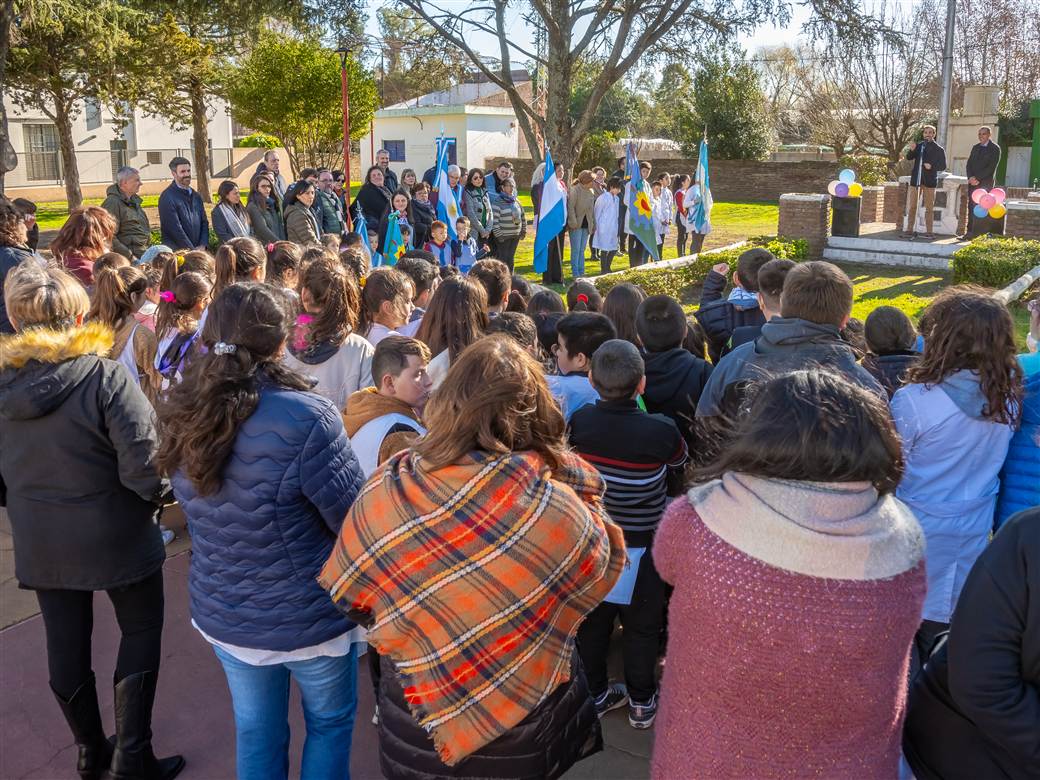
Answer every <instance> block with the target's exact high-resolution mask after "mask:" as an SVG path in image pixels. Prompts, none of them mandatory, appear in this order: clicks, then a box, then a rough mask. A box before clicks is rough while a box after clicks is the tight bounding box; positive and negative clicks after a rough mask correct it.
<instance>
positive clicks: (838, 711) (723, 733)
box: [652, 475, 925, 780]
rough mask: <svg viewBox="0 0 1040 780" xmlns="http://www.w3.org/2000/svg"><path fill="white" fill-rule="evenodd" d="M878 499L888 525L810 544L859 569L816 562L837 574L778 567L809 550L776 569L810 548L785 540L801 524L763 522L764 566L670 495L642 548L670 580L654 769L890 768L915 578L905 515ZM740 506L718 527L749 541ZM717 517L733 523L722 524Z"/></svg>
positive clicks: (664, 776) (837, 774)
mask: <svg viewBox="0 0 1040 780" xmlns="http://www.w3.org/2000/svg"><path fill="white" fill-rule="evenodd" d="M729 477H730V475H727V476H726V479H727V480H728V478H729ZM724 481H725V480H724ZM780 484H781V485H785V484H786V486H790V485H791V484H793V483H780ZM871 491H872V489H871ZM728 499H733V496H732V495H730V496H728ZM874 501H875V502H877V501H878V499H877V498H876V496H875V497H874ZM889 501H892V502H894V501H895V500H894V499H883V500H882V503H884V505H885V506H886V507H887V508H888V509H887V510H886V511H887V512H888V514H889V515H890V516H891V515H893V514H894V515H896V516H897V517H896V520H895V521H894V523H893V522H891V517H889V518H888V519H886V520H884V521H883V522H882V523H881V524H880V525H886V524H887V525H893V524H894V525H895V526H898V528H897V530H896V532H895V533H894V534H887V535H886V534H885V533H879V532H878V529H877V527H876V526H875V524H873V521H871V525H870V529H869V530H866V529H864V527H863V525H862V524H860V525H859V526H857V527H856V528H855V529H852V530H850V528H849V527H848V526H846V527H845V528H844V529H843V530H842V531H839V532H838V534H837V535H838V536H839V537H840V536H841V535H842V534H844V535H845V538H844V539H841V540H839V542H838V544H839V545H842V544H844V545H845V547H843V548H840V550H839V551H838V552H835V550H834V549H833V548H825V549H824V550H822V551H821V552H820V556H821V557H826V556H827V555H828V554H831V555H832V558H838V559H840V558H842V557H843V556H846V557H848V558H850V559H854V558H857V557H858V558H862V559H863V560H862V561H861V563H862V565H863V566H864V567H865V568H864V570H863V571H861V572H857V571H856V569H857V567H858V564H856V563H854V562H853V563H851V565H850V563H849V561H839V560H832V561H831V562H830V563H831V565H832V566H836V567H840V566H848V569H849V573H848V575H847V576H849V577H850V578H848V579H845V578H844V577H845V576H846V575H845V574H842V575H840V576H834V575H831V576H811V575H808V574H805V573H799V572H798V571H796V570H792V569H798V568H799V567H800V566H801V568H806V566H812V565H813V563H812V561H811V555H810V556H808V557H807V558H806V562H805V563H795V564H794V565H793V566H786V567H785V565H784V563H783V561H790V560H791V557H790V556H791V555H792V553H791V549H793V548H795V547H799V546H801V547H805V546H809V547H811V544H810V545H805V544H799V543H794V544H792V543H791V542H792V538H794V537H795V536H797V535H798V534H803V535H804V532H805V531H806V530H807V529H806V528H804V527H802V526H800V525H799V524H797V523H794V524H793V525H794V526H795V527H796V530H795V531H794V532H793V535H792V536H791V538H785V534H784V532H783V529H782V528H776V527H771V526H769V524H768V523H766V524H765V525H764V527H763V529H762V530H763V535H766V536H768V538H770V539H772V538H777V542H776V544H777V546H778V547H782V546H784V545H786V547H787V548H788V549H787V551H786V552H784V551H783V550H781V551H780V552H778V553H777V556H776V557H777V562H774V563H773V564H771V563H767V562H765V561H763V560H762V559H761V557H770V556H769V555H764V556H763V555H762V550H761V548H758V553H757V554H758V555H760V556H761V557H752V556H751V555H749V554H747V553H745V552H743V551H742V550H740V549H738V548H737V547H735V546H733V545H731V544H730V543H728V542H727V541H724V540H723V538H722V537H721V536H720V535H718V533H716V532H715V531H713V530H712V528H710V527H709V525H708V524H707V521H706V520H704V519H702V518H701V516H700V515H699V514H698V513H697V512H696V511H694V509H693V508H692V507H691V504H690V500H689V499H687V498H679V499H677V500H676V501H675V502H673V503H672V505H671V506H670V507H669V509H668V511H667V512H666V514H665V516H664V519H663V521H662V523H661V526H660V528H659V530H658V532H657V538H656V541H655V544H654V550H653V555H654V562H655V564H656V566H657V569H658V571H659V572H660V573H661V576H662V577H663V578H664V579H665V580H666V581H668V582H670V583H672V584H673V585H674V586H675V592H674V593H673V594H672V598H671V606H670V610H669V622H668V650H667V655H666V663H665V667H664V677H663V680H662V684H661V704H660V710H659V714H658V717H657V724H656V734H655V744H654V752H653V760H652V776H653V777H654V778H655V779H656V780H676V779H677V778H683V779H684V780H685V779H686V778H756V780H764V779H765V778H781V777H783V778H795V777H797V778H806V777H823V778H856V780H865V779H866V778H895V777H896V776H897V773H898V770H897V767H898V760H899V749H900V734H901V731H902V725H903V716H904V711H905V703H906V702H905V698H906V678H907V666H908V658H909V656H908V651H909V648H910V643H911V640H912V638H913V635H914V632H915V630H916V628H917V626H918V623H919V621H920V615H921V605H922V603H923V600H924V591H925V576H924V564H923V561H922V560H921V559H920V553H919V541H918V540H915V539H914V538H912V536H913V534H915V533H918V530H915V529H916V521H914V520H913V517H912V515H910V514H909V513H908V512H907V513H906V515H905V517H902V516H901V513H903V512H904V511H905V508H903V507H902V505H899V504H898V502H896V509H895V511H894V512H893V511H891V510H892V505H891V504H889V503H887V502H889ZM733 502H735V504H741V503H744V501H743V499H742V498H740V497H738V498H736V499H733V501H732V502H731V503H733ZM719 506H722V507H723V508H725V507H726V504H725V503H723V504H722V505H717V506H716V507H715V508H716V509H718V508H719ZM771 506H772V507H775V506H777V503H776V502H774V503H772V504H771ZM730 508H732V507H730ZM743 508H744V509H745V510H746V513H747V514H745V515H743V516H741V515H736V516H735V517H734V515H729V517H731V518H733V519H734V520H735V521H736V522H735V523H733V524H732V525H727V523H728V522H729V521H727V520H725V519H724V520H722V523H721V525H720V526H719V527H720V528H722V529H724V530H723V533H725V534H726V535H728V536H732V537H733V538H740V539H741V540H742V541H748V544H747V546H749V547H754V546H756V545H757V544H758V541H755V542H751V541H750V540H751V538H752V536H751V535H750V534H746V532H745V531H744V530H741V526H743V525H744V523H745V522H749V523H750V524H752V525H753V524H754V520H753V519H752V518H753V516H754V511H755V510H754V507H748V506H745V507H743ZM705 511H706V512H707V509H705ZM706 516H707V515H706ZM779 516H780V517H781V518H782V520H781V523H783V522H787V520H786V518H784V517H783V514H782V511H781V514H780V515H779ZM906 518H908V520H907V519H906ZM911 526H912V527H911ZM731 528H733V529H737V530H735V531H734V533H732V534H730V533H729V529H731ZM819 531H820V529H819V528H818V527H817V528H811V529H809V530H808V533H809V534H810V536H811V535H812V534H819ZM824 536H826V534H824ZM759 540H761V537H759ZM802 541H804V539H803V540H802ZM810 541H811V538H810ZM849 542H851V548H850V545H849V544H848V543H849ZM861 542H865V544H861ZM767 544H768V543H767ZM823 544H824V545H827V544H828V542H827V541H826V539H824V541H823ZM857 545H858V546H857ZM915 545H917V546H918V550H917V551H915V550H914V547H915ZM850 549H851V551H850ZM893 549H895V552H894V554H893V552H892V550H893ZM797 554H801V553H797ZM785 556H787V557H785ZM878 557H882V558H885V557H887V558H888V560H887V561H884V562H883V563H882V564H881V568H882V569H884V570H885V572H886V576H883V577H878V578H873V579H872V578H870V576H869V574H867V573H869V572H871V571H873V572H875V573H877V572H878V571H879V565H878V563H877V558H878ZM900 558H902V559H904V560H906V561H907V565H906V566H903V565H901V564H900V563H899V560H898V559H900ZM867 559H870V560H867ZM893 559H895V560H893ZM886 567H887V568H886ZM824 568H826V565H825V566H824ZM836 570H837V569H832V570H830V571H836ZM865 572H866V573H865ZM893 572H897V573H894V574H893ZM889 575H891V576H889Z"/></svg>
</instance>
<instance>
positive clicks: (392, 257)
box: [380, 212, 406, 265]
mask: <svg viewBox="0 0 1040 780" xmlns="http://www.w3.org/2000/svg"><path fill="white" fill-rule="evenodd" d="M405 251H406V248H405V245H404V237H403V236H402V235H401V226H400V225H399V224H398V223H397V214H396V212H395V213H393V214H391V215H390V219H389V221H388V223H387V226H386V240H385V241H383V262H382V263H380V265H397V261H398V260H400V259H401V256H402V255H403V254H404V253H405Z"/></svg>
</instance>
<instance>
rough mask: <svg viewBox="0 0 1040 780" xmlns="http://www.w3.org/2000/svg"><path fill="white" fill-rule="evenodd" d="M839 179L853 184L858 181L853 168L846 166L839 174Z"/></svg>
mask: <svg viewBox="0 0 1040 780" xmlns="http://www.w3.org/2000/svg"><path fill="white" fill-rule="evenodd" d="M838 181H843V182H845V183H846V184H852V182H854V181H856V172H855V171H854V170H852V168H846V169H845V170H843V171H842V172H841V173H839V174H838Z"/></svg>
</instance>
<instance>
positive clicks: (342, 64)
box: [336, 44, 354, 230]
mask: <svg viewBox="0 0 1040 780" xmlns="http://www.w3.org/2000/svg"><path fill="white" fill-rule="evenodd" d="M336 53H337V54H338V55H339V80H340V86H341V87H342V90H343V174H344V175H345V176H346V177H347V181H346V183H345V184H344V186H343V203H344V209H343V210H344V212H345V213H344V217H345V218H346V221H347V230H353V229H354V225H353V220H351V218H350V99H349V98H348V97H347V56H348V55H349V54H350V49H348V48H347V47H346V46H345V45H342V44H341V45H340V48H338V49H336Z"/></svg>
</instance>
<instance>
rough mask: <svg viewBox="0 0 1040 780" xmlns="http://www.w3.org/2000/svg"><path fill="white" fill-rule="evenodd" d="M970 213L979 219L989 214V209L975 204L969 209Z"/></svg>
mask: <svg viewBox="0 0 1040 780" xmlns="http://www.w3.org/2000/svg"><path fill="white" fill-rule="evenodd" d="M971 213H972V214H974V215H975V216H976V217H978V218H979V219H982V218H983V217H984V216H986V215H987V214H989V209H984V208H983V207H982V206H976V207H975V208H973V209H972V210H971Z"/></svg>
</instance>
